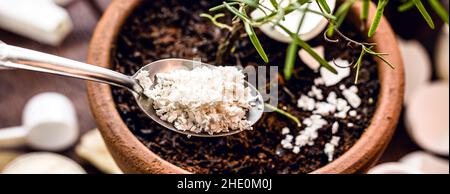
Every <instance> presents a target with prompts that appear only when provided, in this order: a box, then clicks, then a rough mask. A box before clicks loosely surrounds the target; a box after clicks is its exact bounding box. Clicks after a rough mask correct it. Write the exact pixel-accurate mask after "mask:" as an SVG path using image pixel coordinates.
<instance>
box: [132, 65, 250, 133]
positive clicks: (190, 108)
mask: <svg viewBox="0 0 450 194" xmlns="http://www.w3.org/2000/svg"><path fill="white" fill-rule="evenodd" d="M137 79H138V81H139V83H140V84H141V86H142V87H143V88H144V95H146V96H147V97H149V98H150V99H152V100H153V108H154V109H155V111H156V114H157V115H158V116H159V117H160V118H161V119H162V120H164V121H167V122H169V123H172V124H173V125H174V127H175V128H176V129H177V130H180V131H190V132H194V133H208V134H217V133H223V132H229V131H230V130H232V131H234V130H250V129H252V127H251V125H250V123H249V121H248V120H247V119H246V117H247V112H248V110H249V109H250V108H251V105H252V104H253V103H254V101H255V100H256V96H253V95H252V94H251V89H250V88H249V87H247V86H246V85H245V75H244V74H243V73H242V71H240V70H238V68H236V67H214V68H209V67H205V66H202V67H196V68H194V69H192V70H175V71H172V72H169V73H158V74H156V84H154V85H153V82H152V81H151V79H150V77H149V72H147V71H142V72H140V73H139V74H138V76H137Z"/></svg>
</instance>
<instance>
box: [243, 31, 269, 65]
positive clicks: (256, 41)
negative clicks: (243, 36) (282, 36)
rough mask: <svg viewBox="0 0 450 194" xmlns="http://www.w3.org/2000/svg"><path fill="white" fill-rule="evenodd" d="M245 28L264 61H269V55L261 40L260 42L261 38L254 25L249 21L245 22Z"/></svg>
mask: <svg viewBox="0 0 450 194" xmlns="http://www.w3.org/2000/svg"><path fill="white" fill-rule="evenodd" d="M244 28H245V32H246V33H247V35H248V37H249V38H250V41H251V42H252V44H253V46H254V47H255V49H256V51H257V52H258V54H259V55H260V56H261V58H262V59H263V60H264V62H266V63H268V62H269V58H268V57H267V54H266V52H265V51H264V48H263V47H262V45H261V42H259V39H258V37H257V36H256V33H255V30H254V29H253V27H252V26H251V25H250V24H249V23H248V22H244Z"/></svg>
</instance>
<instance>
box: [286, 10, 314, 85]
mask: <svg viewBox="0 0 450 194" xmlns="http://www.w3.org/2000/svg"><path fill="white" fill-rule="evenodd" d="M309 5H310V4H308V5H307V6H306V8H309ZM306 13H307V12H306V11H305V12H303V14H302V17H301V19H300V22H299V24H298V26H297V30H296V31H295V32H296V34H298V33H299V32H300V29H301V28H302V26H303V22H304V21H305V15H306ZM297 51H298V45H297V43H296V42H295V41H292V42H291V43H290V44H289V46H288V48H287V52H286V60H285V64H284V71H283V73H284V77H285V78H286V80H289V79H291V76H292V72H293V70H294V66H295V61H296V59H297Z"/></svg>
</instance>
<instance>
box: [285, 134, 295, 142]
mask: <svg viewBox="0 0 450 194" xmlns="http://www.w3.org/2000/svg"><path fill="white" fill-rule="evenodd" d="M285 139H286V140H287V141H289V142H291V141H292V140H293V139H294V136H293V135H286V138H285Z"/></svg>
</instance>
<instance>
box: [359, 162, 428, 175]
mask: <svg viewBox="0 0 450 194" xmlns="http://www.w3.org/2000/svg"><path fill="white" fill-rule="evenodd" d="M367 174H422V172H421V171H420V170H418V169H415V168H413V167H411V166H409V165H406V164H402V163H399V162H387V163H383V164H379V165H377V166H375V167H373V168H372V169H370V170H369V171H368V172H367Z"/></svg>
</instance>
